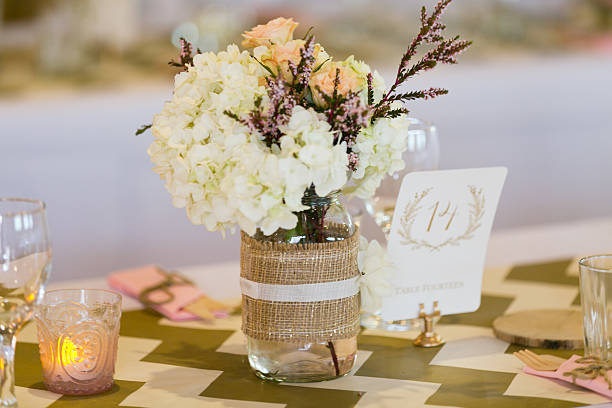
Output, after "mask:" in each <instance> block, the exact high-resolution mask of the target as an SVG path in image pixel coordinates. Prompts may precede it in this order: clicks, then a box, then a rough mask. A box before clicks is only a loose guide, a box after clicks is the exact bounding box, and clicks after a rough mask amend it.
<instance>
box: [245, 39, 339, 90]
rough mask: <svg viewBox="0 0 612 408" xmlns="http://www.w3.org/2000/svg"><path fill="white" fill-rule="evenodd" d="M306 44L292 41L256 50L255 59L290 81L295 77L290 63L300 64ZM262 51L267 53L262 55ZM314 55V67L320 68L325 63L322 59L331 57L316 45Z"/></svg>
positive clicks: (302, 41)
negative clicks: (301, 51) (302, 50)
mask: <svg viewBox="0 0 612 408" xmlns="http://www.w3.org/2000/svg"><path fill="white" fill-rule="evenodd" d="M304 44H306V41H304V40H291V41H288V42H286V43H285V44H276V45H273V46H271V47H270V48H265V47H262V48H261V49H259V48H256V49H255V52H254V53H255V57H256V58H258V59H259V60H260V61H261V62H262V63H263V64H265V65H266V66H267V67H269V68H270V69H271V70H272V71H273V72H274V74H275V75H278V74H279V73H280V75H281V77H283V79H285V80H286V81H290V80H291V79H292V78H293V76H292V74H291V70H290V69H289V61H291V62H293V63H294V64H295V65H297V64H299V63H300V61H301V59H302V55H301V54H300V50H301V49H302V47H304ZM261 50H265V52H264V53H260V52H259V51H261ZM313 55H314V57H315V63H314V67H318V66H319V65H320V64H321V63H322V62H323V61H324V59H323V60H321V58H325V59H327V58H328V57H329V56H328V55H327V53H326V52H325V51H324V50H323V48H322V47H321V46H320V45H319V44H315V46H314V51H313Z"/></svg>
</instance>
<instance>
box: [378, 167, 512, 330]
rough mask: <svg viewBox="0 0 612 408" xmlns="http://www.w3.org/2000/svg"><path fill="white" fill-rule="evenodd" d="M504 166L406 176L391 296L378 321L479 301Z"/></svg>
mask: <svg viewBox="0 0 612 408" xmlns="http://www.w3.org/2000/svg"><path fill="white" fill-rule="evenodd" d="M506 174H507V169H506V168H505V167H491V168H481V169H463V170H443V171H426V172H415V173H409V174H408V175H406V177H404V180H403V181H402V186H401V188H400V193H399V196H398V198H397V202H396V205H395V212H394V214H393V222H392V225H391V232H390V234H389V241H388V245H387V248H388V253H389V257H390V259H391V261H392V262H393V264H394V271H393V273H392V276H391V284H392V287H393V289H392V293H391V295H390V296H388V297H385V298H384V299H383V308H382V318H383V319H384V320H387V321H389V320H400V319H411V318H415V317H418V314H419V304H421V303H423V304H424V305H425V310H426V312H428V313H430V312H431V311H432V310H433V302H434V301H438V305H439V309H440V312H441V314H443V315H448V314H455V313H465V312H473V311H476V310H477V309H478V307H479V306H480V294H481V290H482V272H483V268H484V261H485V255H486V251H487V244H488V242H489V235H490V234H491V227H492V225H493V218H494V217H495V211H496V210H497V203H498V201H499V197H500V195H501V191H502V187H503V185H504V181H505V179H506Z"/></svg>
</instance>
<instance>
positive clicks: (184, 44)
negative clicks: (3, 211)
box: [168, 37, 202, 71]
mask: <svg viewBox="0 0 612 408" xmlns="http://www.w3.org/2000/svg"><path fill="white" fill-rule="evenodd" d="M179 44H180V46H181V52H180V54H179V62H176V61H174V60H170V62H168V65H170V66H173V67H183V68H184V69H185V71H187V70H188V69H189V66H191V65H193V57H194V56H195V55H197V54H201V53H202V51H200V49H199V48H198V49H197V50H196V52H195V54H194V53H193V44H191V43H190V42H189V41H187V40H186V39H185V38H184V37H181V38H180V39H179Z"/></svg>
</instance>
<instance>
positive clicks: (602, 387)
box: [523, 354, 612, 399]
mask: <svg viewBox="0 0 612 408" xmlns="http://www.w3.org/2000/svg"><path fill="white" fill-rule="evenodd" d="M581 357H582V356H577V355H575V354H574V355H573V356H572V357H570V359H569V360H567V361H566V362H565V363H563V364H561V367H559V368H558V369H557V371H537V370H534V369H531V368H529V367H527V366H525V367H524V368H523V371H524V372H526V373H527V374H531V375H537V376H539V377H547V378H554V379H557V380H563V381H567V382H570V383H573V382H574V380H573V379H572V377H571V376H566V375H563V373H566V372H568V371H572V370H573V369H574V368H576V367H582V366H584V364H578V363H575V362H574V361H575V360H577V359H579V358H581ZM576 385H579V386H581V387H584V388H588V389H589V390H591V391H595V392H596V393H598V394H601V395H603V396H605V397H608V398H610V399H612V390H609V389H608V383H607V382H606V380H605V379H604V378H603V377H602V376H599V377H597V378H595V379H593V380H581V379H579V378H577V379H576Z"/></svg>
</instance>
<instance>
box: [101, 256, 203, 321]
mask: <svg viewBox="0 0 612 408" xmlns="http://www.w3.org/2000/svg"><path fill="white" fill-rule="evenodd" d="M164 280H166V277H165V276H164V275H162V274H161V273H160V272H159V268H158V267H157V266H155V265H147V266H142V267H140V268H134V269H125V270H121V271H117V272H113V273H112V274H110V276H109V277H108V284H109V285H110V286H111V287H112V288H113V289H116V290H118V291H120V292H122V293H125V294H126V295H129V296H132V297H135V298H138V295H139V294H140V293H141V292H142V291H143V290H144V289H146V288H148V287H151V286H153V285H157V284H159V283H161V282H163V281H164ZM168 290H169V291H170V292H171V293H172V294H173V295H174V299H173V300H172V301H171V302H168V303H164V304H162V305H158V306H153V310H156V311H158V312H159V313H161V314H163V315H164V316H166V317H167V318H168V319H170V320H199V319H200V318H199V317H198V316H196V315H194V314H193V313H190V312H187V311H185V310H182V309H183V308H184V307H185V306H187V305H188V304H190V303H192V302H194V301H195V300H197V299H198V298H199V297H201V296H203V295H204V294H203V293H202V292H200V290H198V288H197V287H195V286H192V285H174V286H171V287H170V288H168ZM166 298H167V295H166V294H165V293H163V292H161V291H156V292H153V293H151V296H150V299H151V300H153V301H158V300H159V301H161V300H163V299H166Z"/></svg>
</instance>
